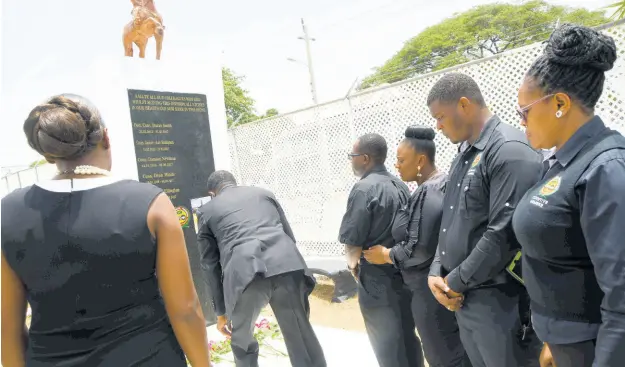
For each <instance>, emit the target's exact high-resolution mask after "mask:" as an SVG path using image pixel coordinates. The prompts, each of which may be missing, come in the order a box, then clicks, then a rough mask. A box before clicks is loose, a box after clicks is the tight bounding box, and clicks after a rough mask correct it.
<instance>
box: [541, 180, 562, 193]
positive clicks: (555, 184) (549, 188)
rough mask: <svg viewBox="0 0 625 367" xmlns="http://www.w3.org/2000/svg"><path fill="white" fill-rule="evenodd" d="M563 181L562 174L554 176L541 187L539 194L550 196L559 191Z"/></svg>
mask: <svg viewBox="0 0 625 367" xmlns="http://www.w3.org/2000/svg"><path fill="white" fill-rule="evenodd" d="M561 181H562V178H561V177H560V176H556V177H554V178H552V179H551V180H549V181H547V183H545V184H544V185H543V187H541V188H540V191H539V192H538V193H539V195H540V196H549V195H551V194H553V193H554V192H556V191H558V189H559V188H560V182H561Z"/></svg>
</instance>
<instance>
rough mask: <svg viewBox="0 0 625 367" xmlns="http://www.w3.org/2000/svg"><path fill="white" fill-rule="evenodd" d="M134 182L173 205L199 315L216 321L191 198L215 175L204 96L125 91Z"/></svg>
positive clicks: (199, 196)
mask: <svg viewBox="0 0 625 367" xmlns="http://www.w3.org/2000/svg"><path fill="white" fill-rule="evenodd" d="M128 99H129V103H130V120H131V123H132V133H133V137H134V143H135V154H136V157H137V171H138V174H139V181H141V182H148V183H151V184H154V185H156V186H158V187H160V188H162V189H163V191H164V192H165V193H166V194H167V195H169V198H170V199H171V201H172V202H173V203H174V206H175V207H176V213H177V215H178V218H179V220H180V225H181V226H182V228H183V231H184V236H185V240H186V243H187V252H188V253H189V260H190V262H191V272H192V273H193V281H194V282H195V287H196V289H197V293H198V296H199V298H200V302H201V303H202V310H203V311H204V317H205V318H206V321H207V322H208V323H210V324H213V323H215V321H216V318H215V314H214V313H213V308H212V306H211V296H210V294H209V289H208V287H207V285H206V283H205V281H204V278H203V276H202V272H201V268H200V260H199V250H198V247H197V237H196V232H195V228H194V227H195V226H194V220H193V217H192V202H191V200H192V199H196V198H201V197H205V196H206V194H207V191H206V181H207V179H208V176H209V175H210V174H211V173H213V172H214V171H215V162H214V159H213V147H212V144H211V135H210V126H209V124H208V111H207V107H206V96H205V95H203V94H187V93H171V92H156V91H148V90H133V89H129V90H128Z"/></svg>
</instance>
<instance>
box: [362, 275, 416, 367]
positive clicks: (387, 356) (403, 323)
mask: <svg viewBox="0 0 625 367" xmlns="http://www.w3.org/2000/svg"><path fill="white" fill-rule="evenodd" d="M398 280H399V282H400V286H399V289H400V290H398V291H397V293H398V294H396V296H397V298H396V299H394V300H393V301H392V302H390V304H388V305H382V306H375V307H366V306H363V304H362V302H361V303H360V311H361V312H362V316H363V319H364V321H365V328H366V329H367V335H368V336H369V342H370V343H371V347H372V348H373V352H374V353H375V356H376V359H377V360H378V364H379V365H380V367H423V352H422V351H421V342H420V341H419V339H418V338H417V335H416V333H415V326H414V321H413V319H412V313H411V310H410V301H411V295H410V291H409V290H408V289H407V288H405V287H403V284H401V278H398ZM358 294H359V300H360V299H361V297H360V294H361V293H360V292H359V293H358ZM395 301H396V302H395Z"/></svg>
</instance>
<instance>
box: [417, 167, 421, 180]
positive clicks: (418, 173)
mask: <svg viewBox="0 0 625 367" xmlns="http://www.w3.org/2000/svg"><path fill="white" fill-rule="evenodd" d="M417 177H421V166H417Z"/></svg>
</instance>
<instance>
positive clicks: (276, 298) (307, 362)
mask: <svg viewBox="0 0 625 367" xmlns="http://www.w3.org/2000/svg"><path fill="white" fill-rule="evenodd" d="M313 288H314V283H313V282H311V281H310V280H309V278H308V277H307V276H305V275H304V272H303V271H295V272H289V273H285V274H280V275H276V276H273V277H269V278H256V279H255V280H253V281H252V282H251V283H250V284H249V285H248V286H247V288H245V291H243V293H242V294H241V297H240V298H239V299H238V300H237V303H236V305H235V307H234V310H233V312H232V339H231V345H232V354H233V355H234V359H235V363H236V366H237V367H257V366H258V352H259V347H258V342H256V340H255V339H254V323H255V322H256V320H257V319H258V316H259V315H260V311H261V310H262V309H263V308H264V307H265V306H267V304H269V305H271V309H272V310H273V312H274V314H275V315H276V319H277V321H278V325H280V330H281V331H282V335H283V336H284V342H285V344H286V348H287V351H288V353H289V359H290V360H291V364H292V365H293V366H296V367H326V361H325V357H324V355H323V350H322V349H321V345H320V344H319V340H317V336H316V335H315V332H314V330H313V328H312V325H311V324H310V321H309V320H308V317H309V315H310V305H309V303H308V296H309V295H310V293H311V292H312V290H313Z"/></svg>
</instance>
